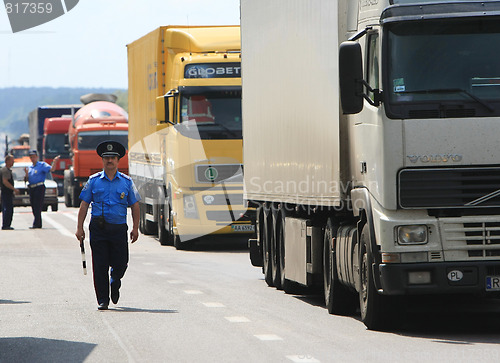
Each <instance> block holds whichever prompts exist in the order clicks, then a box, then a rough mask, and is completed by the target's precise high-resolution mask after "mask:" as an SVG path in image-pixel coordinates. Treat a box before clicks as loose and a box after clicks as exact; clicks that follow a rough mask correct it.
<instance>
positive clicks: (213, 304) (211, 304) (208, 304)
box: [202, 302, 226, 308]
mask: <svg viewBox="0 0 500 363" xmlns="http://www.w3.org/2000/svg"><path fill="white" fill-rule="evenodd" d="M202 304H203V305H205V306H206V307H207V308H225V307H226V306H225V305H224V304H221V303H218V302H204V303H202Z"/></svg>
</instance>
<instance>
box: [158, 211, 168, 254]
mask: <svg viewBox="0 0 500 363" xmlns="http://www.w3.org/2000/svg"><path fill="white" fill-rule="evenodd" d="M164 213H165V207H164V206H163V205H162V204H158V223H157V226H158V241H160V244H161V245H162V246H166V245H168V232H167V229H166V228H165V214H164Z"/></svg>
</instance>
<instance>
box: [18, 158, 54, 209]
mask: <svg viewBox="0 0 500 363" xmlns="http://www.w3.org/2000/svg"><path fill="white" fill-rule="evenodd" d="M30 165H32V164H31V163H27V162H18V163H14V165H13V166H12V175H13V177H14V187H15V188H16V189H19V194H15V195H14V207H26V206H30V205H31V204H30V196H29V194H28V183H27V182H25V181H24V176H25V175H26V173H25V172H24V169H25V168H27V167H29V166H30ZM57 203H58V201H57V183H56V182H55V181H54V180H53V179H52V175H51V174H50V173H48V174H47V179H45V199H44V201H43V210H44V211H47V209H48V207H49V205H50V209H51V210H52V211H53V212H55V211H57V209H58V204H57Z"/></svg>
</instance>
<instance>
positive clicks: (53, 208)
mask: <svg viewBox="0 0 500 363" xmlns="http://www.w3.org/2000/svg"><path fill="white" fill-rule="evenodd" d="M50 209H51V210H52V212H57V210H58V209H59V205H58V204H57V203H55V204H52V205H51V206H50Z"/></svg>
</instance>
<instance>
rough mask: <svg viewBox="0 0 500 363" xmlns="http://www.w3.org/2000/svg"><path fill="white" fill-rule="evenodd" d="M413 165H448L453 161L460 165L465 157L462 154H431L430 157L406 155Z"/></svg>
mask: <svg viewBox="0 0 500 363" xmlns="http://www.w3.org/2000/svg"><path fill="white" fill-rule="evenodd" d="M406 157H407V158H408V159H410V161H411V162H412V163H417V162H419V161H420V162H421V163H447V162H449V161H453V162H455V163H458V162H460V161H462V159H463V156H462V155H460V154H430V155H406Z"/></svg>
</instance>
